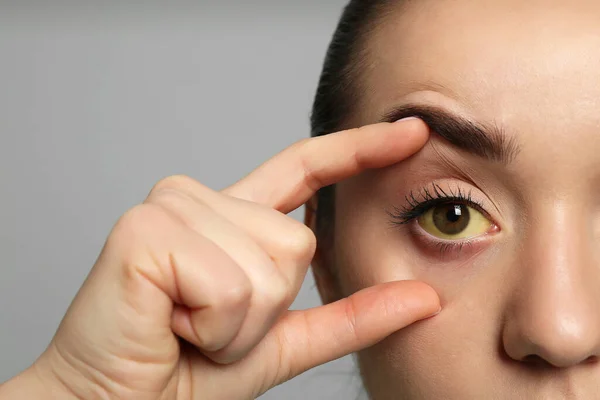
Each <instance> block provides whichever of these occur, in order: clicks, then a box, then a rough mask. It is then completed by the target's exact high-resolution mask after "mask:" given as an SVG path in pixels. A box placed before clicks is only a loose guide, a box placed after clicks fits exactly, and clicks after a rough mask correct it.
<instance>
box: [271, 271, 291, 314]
mask: <svg viewBox="0 0 600 400" xmlns="http://www.w3.org/2000/svg"><path fill="white" fill-rule="evenodd" d="M265 297H266V299H265V300H266V302H267V304H268V305H269V307H270V308H274V309H277V310H279V309H280V308H282V307H284V306H287V305H288V303H289V302H290V300H291V299H290V297H291V286H290V283H289V282H288V281H287V280H286V279H285V278H284V277H283V276H282V275H278V276H277V278H274V279H273V280H272V281H271V284H269V287H268V290H266V291H265Z"/></svg>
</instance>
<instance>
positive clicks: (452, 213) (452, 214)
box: [446, 206, 462, 222]
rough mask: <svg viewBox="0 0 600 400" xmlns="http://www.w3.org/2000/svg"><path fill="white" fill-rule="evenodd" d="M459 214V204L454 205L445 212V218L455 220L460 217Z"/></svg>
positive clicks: (460, 212) (460, 211)
mask: <svg viewBox="0 0 600 400" xmlns="http://www.w3.org/2000/svg"><path fill="white" fill-rule="evenodd" d="M461 215H462V209H461V206H454V207H451V208H450V210H448V212H447V213H446V218H448V221H450V222H456V221H458V220H459V219H460V217H461Z"/></svg>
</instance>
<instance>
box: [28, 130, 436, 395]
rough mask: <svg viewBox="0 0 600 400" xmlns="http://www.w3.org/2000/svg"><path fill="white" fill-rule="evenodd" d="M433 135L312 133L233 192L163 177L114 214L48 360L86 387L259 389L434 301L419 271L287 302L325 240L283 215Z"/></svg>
mask: <svg viewBox="0 0 600 400" xmlns="http://www.w3.org/2000/svg"><path fill="white" fill-rule="evenodd" d="M427 135H428V132H427V127H426V126H425V124H424V123H423V122H422V121H420V120H418V119H410V120H406V121H401V122H397V123H395V124H377V125H371V126H367V127H363V128H360V129H354V130H349V131H344V132H340V133H336V134H332V135H327V136H324V137H319V138H314V139H307V140H303V141H300V142H298V143H297V144H295V145H293V146H291V147H290V148H288V149H286V150H285V151H283V152H282V153H280V154H278V155H277V156H275V157H274V158H273V159H271V160H269V161H268V162H266V163H265V164H263V165H262V166H261V167H259V168H258V169H257V170H255V171H254V172H253V173H252V174H250V175H249V176H248V177H246V178H244V179H242V180H241V181H240V182H238V183H236V184H235V185H233V186H231V187H229V188H227V189H225V190H224V191H222V192H216V191H213V190H211V189H209V188H207V187H205V186H203V185H202V184H200V183H198V182H196V181H194V180H192V179H190V178H187V177H183V176H175V177H171V178H167V179H164V180H162V181H161V182H159V183H158V184H157V185H156V186H155V187H154V188H153V190H152V191H151V193H150V194H149V196H148V198H147V199H146V200H145V201H144V203H143V204H141V205H139V206H136V207H134V208H133V209H131V210H130V211H128V212H127V213H126V214H125V215H124V216H123V217H122V218H121V219H120V220H119V222H118V223H117V224H116V225H115V227H114V229H113V231H112V232H111V234H110V236H109V238H108V239H107V242H106V245H105V247H104V249H103V250H102V253H101V255H100V256H99V258H98V260H97V262H96V264H95V266H94V268H93V269H92V271H91V273H90V275H89V277H88V278H87V280H86V282H85V283H84V285H83V286H82V288H81V290H80V291H79V293H78V294H77V296H76V298H75V300H74V301H73V303H72V305H71V307H70V308H69V310H68V312H67V314H66V316H65V317H64V319H63V321H62V323H61V325H60V327H59V330H58V332H57V334H56V336H55V337H54V339H53V340H52V342H51V344H50V346H49V347H48V349H47V350H46V352H45V353H44V354H43V355H42V356H41V357H40V359H39V360H38V361H37V362H36V365H35V367H36V369H37V371H38V373H39V374H40V375H42V376H45V377H47V379H53V380H54V381H55V382H60V384H61V386H62V387H63V389H64V390H67V391H68V392H69V393H70V394H71V395H73V397H79V398H84V399H93V398H102V399H108V398H110V399H113V398H114V399H140V400H142V399H144V400H145V399H153V400H154V399H207V400H215V399H227V400H231V399H253V398H255V397H257V396H259V395H260V394H262V393H264V392H265V391H267V390H268V389H270V388H272V387H273V386H275V385H278V384H280V383H282V382H284V381H286V380H289V379H291V378H292V377H294V376H296V375H298V374H300V373H302V372H304V371H306V370H308V369H310V368H313V367H315V366H317V365H320V364H323V363H325V362H328V361H330V360H334V359H336V358H339V357H341V356H344V355H346V354H349V353H352V352H355V351H358V350H360V349H362V348H365V347H368V346H371V345H373V344H375V343H376V342H378V341H380V340H382V339H383V338H385V337H386V336H388V335H390V334H391V333H393V332H395V331H397V330H399V329H401V328H403V327H405V326H407V325H409V324H411V323H413V322H415V321H417V320H420V319H422V318H425V317H428V316H430V315H432V314H434V313H436V312H437V311H438V310H439V307H440V305H439V299H438V297H437V295H436V294H435V292H434V291H433V289H431V288H430V287H429V286H427V285H425V284H424V283H419V282H411V281H403V282H393V283H387V284H382V285H379V286H376V287H371V288H368V289H365V290H363V291H361V292H358V293H356V294H354V295H352V296H351V297H349V298H346V299H343V300H340V301H338V302H335V303H332V304H328V305H325V306H321V307H317V308H314V309H310V310H305V311H288V307H289V306H290V304H291V303H292V302H293V300H294V298H295V297H296V295H297V293H298V291H299V289H300V287H301V284H302V281H303V279H304V276H305V274H306V271H307V268H308V266H309V264H310V262H311V259H312V257H313V254H314V251H315V246H316V239H315V237H314V235H313V233H312V231H311V230H310V229H309V228H308V227H306V226H305V225H303V224H301V223H299V222H297V221H295V220H293V219H292V218H289V217H288V216H286V215H285V214H287V213H288V212H290V211H292V210H294V209H296V208H297V207H299V206H301V205H302V204H303V203H305V202H306V201H307V200H308V199H309V198H310V197H311V196H312V195H313V194H314V193H315V192H316V190H318V189H319V188H320V187H322V186H325V185H330V184H333V183H335V182H337V181H339V180H342V179H344V178H347V177H350V176H352V175H354V174H357V173H359V172H360V171H361V170H363V169H365V168H380V167H385V166H388V165H391V164H393V163H396V162H399V161H401V160H403V159H404V158H406V157H408V156H410V155H411V154H413V153H414V152H416V151H417V150H419V149H420V148H421V147H422V146H423V144H424V143H425V142H426V140H427ZM181 339H184V340H181ZM63 398H64V397H63Z"/></svg>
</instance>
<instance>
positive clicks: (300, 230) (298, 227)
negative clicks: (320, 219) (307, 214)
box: [281, 221, 317, 262]
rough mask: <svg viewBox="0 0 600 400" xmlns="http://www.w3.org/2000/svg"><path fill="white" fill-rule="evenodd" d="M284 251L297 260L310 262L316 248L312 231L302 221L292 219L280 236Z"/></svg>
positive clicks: (315, 239) (315, 240)
mask: <svg viewBox="0 0 600 400" xmlns="http://www.w3.org/2000/svg"><path fill="white" fill-rule="evenodd" d="M281 240H282V241H283V242H284V248H285V250H286V252H287V253H288V254H289V255H290V256H291V257H293V258H294V259H297V260H302V261H306V262H310V261H311V260H312V257H313V256H314V253H315V250H316V248H317V238H316V236H315V234H314V232H313V231H312V230H311V229H310V228H309V227H308V226H306V225H304V224H303V223H300V222H297V221H293V224H292V226H291V227H290V229H289V230H288V232H286V234H285V235H283V236H282V238H281Z"/></svg>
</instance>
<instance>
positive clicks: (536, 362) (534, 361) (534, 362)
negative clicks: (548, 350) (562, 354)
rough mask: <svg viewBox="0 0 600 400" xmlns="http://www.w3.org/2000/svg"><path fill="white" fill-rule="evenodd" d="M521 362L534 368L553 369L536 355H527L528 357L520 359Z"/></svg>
mask: <svg viewBox="0 0 600 400" xmlns="http://www.w3.org/2000/svg"><path fill="white" fill-rule="evenodd" d="M521 361H522V362H524V363H526V364H529V365H531V366H534V367H540V368H548V367H554V366H553V365H552V364H550V363H549V362H548V361H546V360H544V359H543V358H542V357H540V356H538V355H537V354H529V355H527V356H525V357H523V358H522V359H521Z"/></svg>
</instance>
